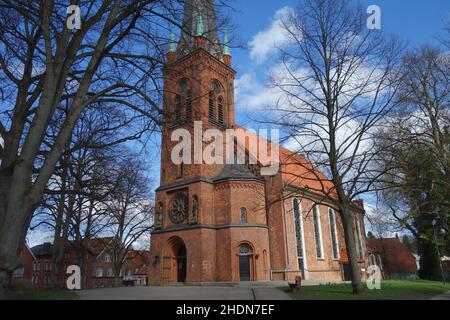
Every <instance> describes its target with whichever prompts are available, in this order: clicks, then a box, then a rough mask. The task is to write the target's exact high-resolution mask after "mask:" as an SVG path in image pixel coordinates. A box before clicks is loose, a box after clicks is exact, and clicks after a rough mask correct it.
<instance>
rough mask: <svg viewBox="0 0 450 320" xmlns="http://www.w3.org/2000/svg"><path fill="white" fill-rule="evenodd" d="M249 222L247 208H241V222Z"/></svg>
mask: <svg viewBox="0 0 450 320" xmlns="http://www.w3.org/2000/svg"><path fill="white" fill-rule="evenodd" d="M246 223H247V209H245V208H241V224H246Z"/></svg>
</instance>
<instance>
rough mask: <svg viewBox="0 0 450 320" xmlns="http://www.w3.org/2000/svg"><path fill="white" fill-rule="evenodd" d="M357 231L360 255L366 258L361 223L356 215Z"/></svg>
mask: <svg viewBox="0 0 450 320" xmlns="http://www.w3.org/2000/svg"><path fill="white" fill-rule="evenodd" d="M355 233H356V237H355V238H356V241H357V245H358V257H359V259H360V260H362V259H363V258H364V250H363V243H362V236H361V224H360V223H359V219H358V217H357V216H355Z"/></svg>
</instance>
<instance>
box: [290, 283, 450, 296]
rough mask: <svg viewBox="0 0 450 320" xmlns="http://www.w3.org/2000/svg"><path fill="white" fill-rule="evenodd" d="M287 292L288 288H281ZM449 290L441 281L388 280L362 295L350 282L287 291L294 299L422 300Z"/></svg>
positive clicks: (366, 290) (449, 287)
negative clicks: (356, 292) (379, 288)
mask: <svg viewBox="0 0 450 320" xmlns="http://www.w3.org/2000/svg"><path fill="white" fill-rule="evenodd" d="M283 290H284V291H286V292H288V291H289V289H286V288H283ZM447 291H450V286H446V287H444V286H443V284H442V282H435V281H423V280H389V281H383V282H382V283H381V290H369V289H367V288H365V292H364V293H363V294H362V295H359V296H356V295H353V294H352V293H351V292H352V290H351V285H350V284H330V285H321V286H311V287H309V286H306V287H303V288H302V290H301V291H299V292H288V294H289V295H290V296H291V297H292V298H293V299H296V300H422V299H429V298H430V297H432V296H434V295H437V294H440V293H443V292H447Z"/></svg>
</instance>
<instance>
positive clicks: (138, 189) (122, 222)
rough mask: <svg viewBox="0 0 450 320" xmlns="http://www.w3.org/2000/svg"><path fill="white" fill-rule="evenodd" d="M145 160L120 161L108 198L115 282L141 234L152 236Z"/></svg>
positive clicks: (150, 205) (150, 207) (117, 283)
mask: <svg viewBox="0 0 450 320" xmlns="http://www.w3.org/2000/svg"><path fill="white" fill-rule="evenodd" d="M145 169H146V168H145V166H144V165H143V162H142V161H141V160H140V159H139V158H137V157H134V158H133V157H130V156H127V157H125V158H124V159H121V160H120V161H119V162H118V163H117V168H116V170H117V171H116V174H115V179H116V184H115V189H114V190H113V191H112V192H111V194H110V195H109V197H108V200H107V214H108V216H109V227H108V233H109V234H111V236H112V238H113V242H112V247H111V252H112V262H113V271H114V277H115V284H116V285H120V284H121V283H120V273H121V270H122V266H123V264H124V263H125V261H126V259H127V256H128V252H129V251H130V250H131V249H133V244H135V243H136V242H137V241H138V240H139V239H141V238H142V237H146V238H147V239H149V237H150V231H151V229H152V227H153V214H154V206H153V203H152V202H151V201H150V199H149V193H150V192H149V185H150V181H149V179H148V178H147V176H146V170H145Z"/></svg>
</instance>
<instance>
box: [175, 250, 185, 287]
mask: <svg viewBox="0 0 450 320" xmlns="http://www.w3.org/2000/svg"><path fill="white" fill-rule="evenodd" d="M177 281H178V282H186V246H185V245H184V244H181V245H180V247H179V248H178V253H177Z"/></svg>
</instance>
